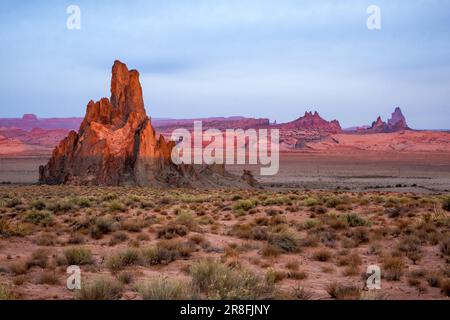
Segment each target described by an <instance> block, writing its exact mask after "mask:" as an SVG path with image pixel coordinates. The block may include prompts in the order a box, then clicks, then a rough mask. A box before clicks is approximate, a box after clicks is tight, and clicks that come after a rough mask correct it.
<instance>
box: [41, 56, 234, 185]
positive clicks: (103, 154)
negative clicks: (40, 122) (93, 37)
mask: <svg viewBox="0 0 450 320" xmlns="http://www.w3.org/2000/svg"><path fill="white" fill-rule="evenodd" d="M174 145H175V144H174V143H173V142H167V141H165V139H164V137H163V136H160V137H156V134H155V130H154V129H153V127H152V124H151V121H150V119H149V118H148V117H147V114H146V112H145V108H144V101H143V98H142V88H141V85H140V83H139V73H138V72H137V71H136V70H131V71H129V70H128V68H127V66H126V65H125V64H123V63H121V62H119V61H115V62H114V65H113V68H112V79H111V98H110V99H107V98H103V99H101V100H100V101H97V102H93V101H90V102H89V103H88V105H87V109H86V115H85V117H84V120H83V122H82V123H81V125H80V129H79V132H78V133H77V132H75V131H71V132H70V133H69V135H68V136H67V137H66V138H64V139H63V140H62V141H61V142H60V144H59V146H57V147H56V148H55V150H54V151H53V155H52V158H51V159H50V161H49V162H48V164H47V165H45V166H41V167H40V168H39V181H40V183H43V184H79V185H113V186H115V185H132V186H134V185H137V186H169V185H170V186H189V185H199V186H211V185H217V184H218V182H220V181H219V180H220V178H219V177H218V175H219V174H218V172H219V171H218V170H205V168H194V167H192V166H185V165H184V166H177V165H175V164H173V163H172V162H171V159H170V155H171V151H172V148H173V147H174ZM220 176H223V177H225V176H227V175H226V174H220ZM228 178H229V179H230V181H228V182H230V183H231V182H232V177H231V176H228ZM225 184H226V183H225Z"/></svg>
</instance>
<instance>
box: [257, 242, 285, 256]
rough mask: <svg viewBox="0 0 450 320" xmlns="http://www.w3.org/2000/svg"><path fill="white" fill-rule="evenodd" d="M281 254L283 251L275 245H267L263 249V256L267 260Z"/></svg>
mask: <svg viewBox="0 0 450 320" xmlns="http://www.w3.org/2000/svg"><path fill="white" fill-rule="evenodd" d="M280 254H281V250H280V249H279V248H278V247H276V246H273V245H270V244H266V245H265V246H263V247H262V249H261V255H262V256H263V257H265V258H270V257H271V258H274V257H278V256H279V255H280Z"/></svg>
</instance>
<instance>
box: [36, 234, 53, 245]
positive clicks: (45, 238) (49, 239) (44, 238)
mask: <svg viewBox="0 0 450 320" xmlns="http://www.w3.org/2000/svg"><path fill="white" fill-rule="evenodd" d="M56 239H57V238H56V236H55V235H54V234H53V233H48V232H45V233H41V234H39V235H38V236H37V237H36V239H35V241H36V244H37V245H39V246H53V245H55V243H56Z"/></svg>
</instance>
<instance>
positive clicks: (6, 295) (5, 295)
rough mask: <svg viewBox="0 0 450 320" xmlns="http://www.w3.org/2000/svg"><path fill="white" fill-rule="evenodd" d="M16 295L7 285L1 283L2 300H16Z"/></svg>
mask: <svg viewBox="0 0 450 320" xmlns="http://www.w3.org/2000/svg"><path fill="white" fill-rule="evenodd" d="M15 298H16V297H15V295H14V293H12V292H11V290H9V289H8V288H7V287H6V286H4V285H1V284H0V300H14V299H15Z"/></svg>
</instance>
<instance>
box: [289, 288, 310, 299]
mask: <svg viewBox="0 0 450 320" xmlns="http://www.w3.org/2000/svg"><path fill="white" fill-rule="evenodd" d="M292 296H293V297H294V299H297V300H310V299H311V298H312V296H313V294H312V292H310V291H308V290H306V289H305V288H303V287H301V286H297V287H294V288H292Z"/></svg>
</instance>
